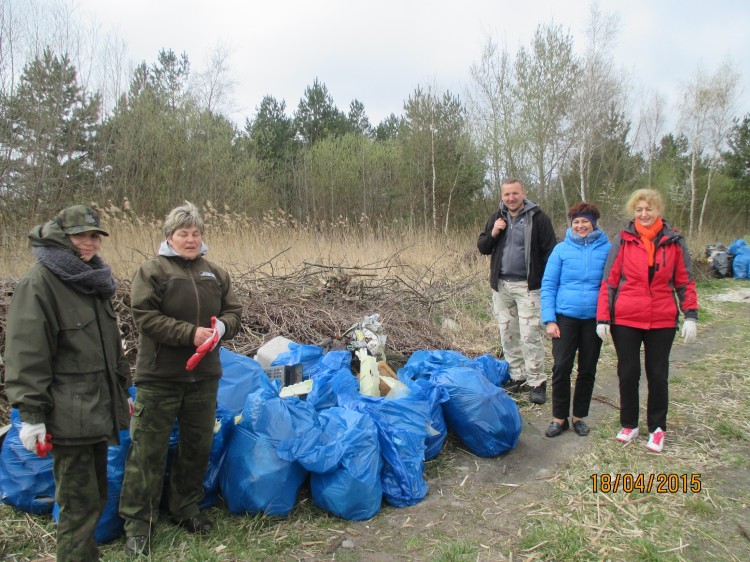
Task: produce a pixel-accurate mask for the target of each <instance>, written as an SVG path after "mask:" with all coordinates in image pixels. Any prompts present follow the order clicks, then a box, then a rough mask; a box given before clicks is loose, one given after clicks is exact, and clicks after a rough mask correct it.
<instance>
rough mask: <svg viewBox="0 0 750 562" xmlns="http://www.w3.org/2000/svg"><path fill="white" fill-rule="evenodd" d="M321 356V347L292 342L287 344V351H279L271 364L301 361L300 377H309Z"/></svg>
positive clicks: (288, 363)
mask: <svg viewBox="0 0 750 562" xmlns="http://www.w3.org/2000/svg"><path fill="white" fill-rule="evenodd" d="M322 357H323V348H322V347H320V346H317V345H306V344H299V343H294V342H292V343H290V344H289V351H285V352H284V353H280V354H279V355H278V356H277V357H276V359H274V360H273V362H271V366H272V367H276V366H278V365H297V364H299V363H302V377H303V378H305V379H308V378H310V373H311V371H312V368H313V367H314V366H315V365H316V364H317V363H318V362H319V361H320V360H321V359H322Z"/></svg>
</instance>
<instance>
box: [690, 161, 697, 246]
mask: <svg viewBox="0 0 750 562" xmlns="http://www.w3.org/2000/svg"><path fill="white" fill-rule="evenodd" d="M697 193H698V155H697V154H696V153H695V150H693V152H692V154H691V155H690V219H689V225H690V226H689V228H688V236H690V237H691V238H692V237H693V224H694V222H695V198H696V196H697V195H696V194H697Z"/></svg>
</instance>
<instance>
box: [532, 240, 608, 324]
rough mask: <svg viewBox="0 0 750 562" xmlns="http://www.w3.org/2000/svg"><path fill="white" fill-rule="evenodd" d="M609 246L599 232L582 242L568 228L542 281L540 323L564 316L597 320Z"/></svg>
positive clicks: (545, 270)
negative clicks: (597, 309)
mask: <svg viewBox="0 0 750 562" xmlns="http://www.w3.org/2000/svg"><path fill="white" fill-rule="evenodd" d="M610 246H611V244H610V243H609V239H608V238H607V235H606V233H605V232H604V231H602V230H599V229H598V228H597V229H595V230H593V231H592V232H590V233H589V235H588V236H586V237H585V238H582V237H581V236H579V235H578V234H576V233H575V232H573V229H571V228H568V230H567V232H566V235H565V239H564V240H563V241H562V242H560V243H559V244H558V245H557V246H555V249H554V250H552V254H551V255H550V257H549V259H548V260H547V267H546V268H545V269H544V277H542V291H541V303H542V323H543V324H547V323H548V322H557V315H558V314H563V315H564V316H569V317H571V318H578V319H579V320H587V319H594V318H596V306H597V301H598V299H599V289H600V288H601V285H602V275H603V272H604V264H605V263H606V261H607V256H608V254H609V248H610Z"/></svg>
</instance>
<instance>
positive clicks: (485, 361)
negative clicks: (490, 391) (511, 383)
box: [473, 353, 510, 386]
mask: <svg viewBox="0 0 750 562" xmlns="http://www.w3.org/2000/svg"><path fill="white" fill-rule="evenodd" d="M473 364H474V366H475V367H476V368H477V369H478V370H480V371H481V372H482V373H484V376H485V377H487V380H488V381H490V382H491V383H492V384H494V385H495V386H503V384H504V383H505V381H507V380H510V372H509V369H508V367H509V366H510V365H508V362H507V361H506V360H504V359H498V358H497V357H493V356H492V355H490V354H489V353H487V354H485V355H480V356H479V357H477V358H476V359H474V361H473Z"/></svg>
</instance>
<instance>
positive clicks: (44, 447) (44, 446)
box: [36, 433, 52, 458]
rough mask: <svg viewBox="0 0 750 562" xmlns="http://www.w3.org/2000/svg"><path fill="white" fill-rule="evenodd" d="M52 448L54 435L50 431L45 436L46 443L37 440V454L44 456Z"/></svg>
mask: <svg viewBox="0 0 750 562" xmlns="http://www.w3.org/2000/svg"><path fill="white" fill-rule="evenodd" d="M51 450H52V436H51V435H50V434H49V433H48V434H47V435H45V436H44V443H40V442H39V441H37V442H36V454H37V455H39V456H40V457H42V458H44V457H46V456H47V453H49V452H50V451H51Z"/></svg>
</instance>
